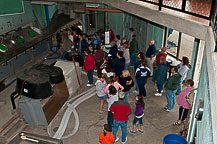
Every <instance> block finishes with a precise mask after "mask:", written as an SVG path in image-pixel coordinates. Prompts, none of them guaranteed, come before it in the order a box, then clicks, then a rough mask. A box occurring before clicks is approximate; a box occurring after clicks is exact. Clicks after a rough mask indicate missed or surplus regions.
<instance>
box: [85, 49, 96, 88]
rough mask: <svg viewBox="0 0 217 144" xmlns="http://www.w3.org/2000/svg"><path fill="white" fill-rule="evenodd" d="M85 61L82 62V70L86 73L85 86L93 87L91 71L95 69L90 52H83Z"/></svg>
mask: <svg viewBox="0 0 217 144" xmlns="http://www.w3.org/2000/svg"><path fill="white" fill-rule="evenodd" d="M85 55H86V59H85V61H84V69H85V71H86V72H87V77H88V84H87V86H93V70H94V68H95V64H94V58H93V56H92V54H91V52H90V50H86V51H85Z"/></svg>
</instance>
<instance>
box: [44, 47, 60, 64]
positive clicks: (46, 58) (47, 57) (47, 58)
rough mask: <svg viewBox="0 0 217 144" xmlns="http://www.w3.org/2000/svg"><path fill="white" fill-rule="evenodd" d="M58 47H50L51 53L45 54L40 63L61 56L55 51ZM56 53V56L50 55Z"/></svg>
mask: <svg viewBox="0 0 217 144" xmlns="http://www.w3.org/2000/svg"><path fill="white" fill-rule="evenodd" d="M53 48H55V50H53ZM57 50H58V47H50V51H51V52H52V53H51V54H49V55H47V56H46V57H45V58H44V59H43V60H42V61H41V63H40V64H42V63H43V62H44V61H45V60H54V59H59V58H60V57H61V54H60V53H58V52H57ZM55 54H56V55H57V56H56V57H50V56H53V55H55Z"/></svg>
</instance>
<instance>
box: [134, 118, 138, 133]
mask: <svg viewBox="0 0 217 144" xmlns="http://www.w3.org/2000/svg"><path fill="white" fill-rule="evenodd" d="M137 121H138V118H136V117H134V119H133V131H134V132H135V131H136V123H137Z"/></svg>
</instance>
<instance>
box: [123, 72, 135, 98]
mask: <svg viewBox="0 0 217 144" xmlns="http://www.w3.org/2000/svg"><path fill="white" fill-rule="evenodd" d="M120 84H121V85H122V86H123V87H124V90H123V91H124V94H125V99H124V100H125V101H126V102H128V96H129V95H130V89H131V87H133V86H134V81H133V79H132V77H131V76H130V72H129V71H128V70H123V71H122V78H121V79H120Z"/></svg>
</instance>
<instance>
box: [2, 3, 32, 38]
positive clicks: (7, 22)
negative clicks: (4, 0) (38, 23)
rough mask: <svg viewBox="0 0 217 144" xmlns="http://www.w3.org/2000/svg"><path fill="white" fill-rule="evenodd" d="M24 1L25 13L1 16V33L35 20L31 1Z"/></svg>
mask: <svg viewBox="0 0 217 144" xmlns="http://www.w3.org/2000/svg"><path fill="white" fill-rule="evenodd" d="M23 2H24V14H17V15H7V16H0V34H4V33H7V32H9V31H11V30H13V29H16V28H18V27H21V26H24V25H27V24H29V23H31V22H33V21H34V19H35V18H34V16H33V13H32V5H31V2H30V1H23Z"/></svg>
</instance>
